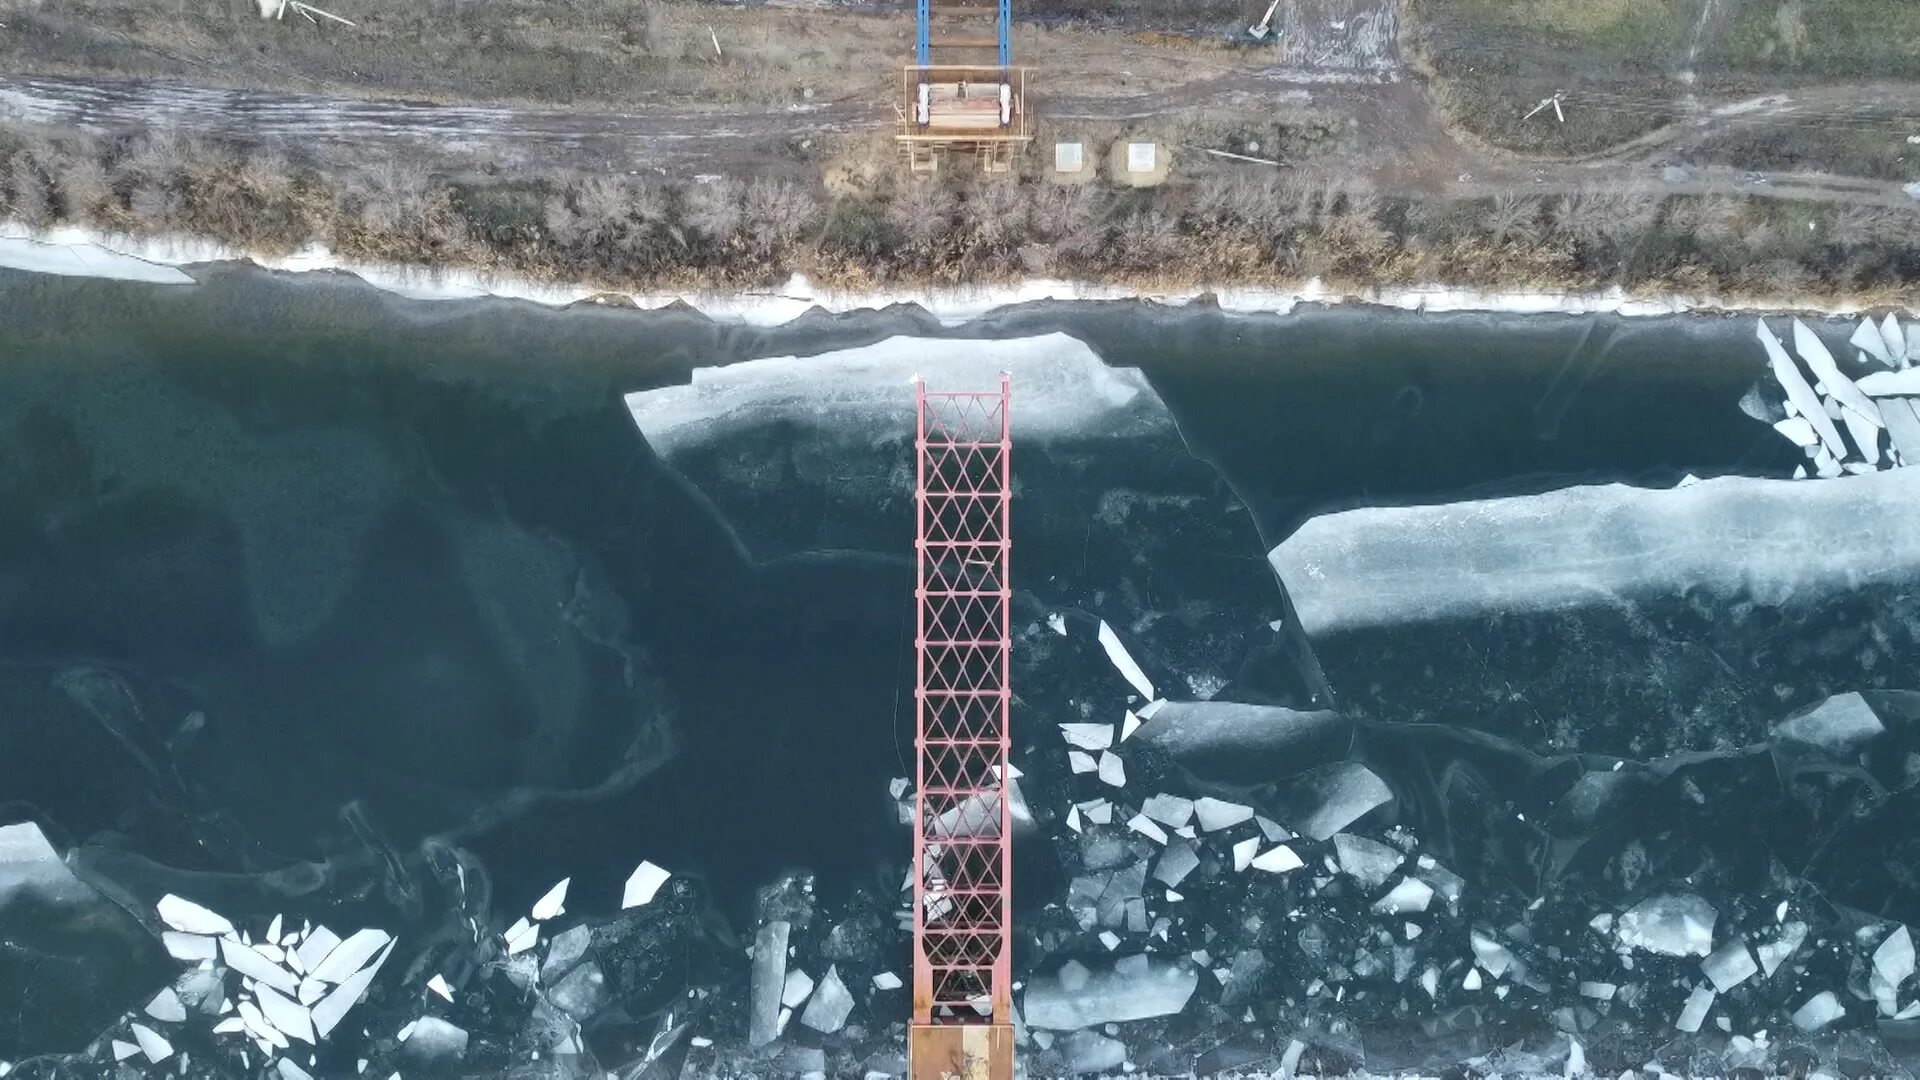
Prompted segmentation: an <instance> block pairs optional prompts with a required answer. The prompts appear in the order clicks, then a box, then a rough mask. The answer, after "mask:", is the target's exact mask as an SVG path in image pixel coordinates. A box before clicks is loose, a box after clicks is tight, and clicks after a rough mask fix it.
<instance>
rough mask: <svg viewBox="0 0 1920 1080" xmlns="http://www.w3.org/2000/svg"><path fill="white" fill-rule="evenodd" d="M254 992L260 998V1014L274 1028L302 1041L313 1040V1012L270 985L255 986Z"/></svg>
mask: <svg viewBox="0 0 1920 1080" xmlns="http://www.w3.org/2000/svg"><path fill="white" fill-rule="evenodd" d="M254 993H255V996H257V997H258V998H259V999H260V1015H262V1016H264V1017H265V1018H266V1021H267V1023H269V1024H272V1025H273V1026H274V1029H275V1030H277V1031H280V1032H281V1033H283V1034H285V1035H286V1036H287V1037H288V1038H290V1039H299V1040H300V1041H301V1042H304V1043H309V1044H311V1043H312V1042H313V1041H314V1034H313V1014H312V1013H311V1012H309V1011H308V1010H307V1008H306V1006H304V1005H301V1004H300V1003H299V1002H296V1001H290V1000H288V999H286V998H284V997H282V996H280V994H279V993H277V992H275V991H274V989H273V988H272V987H270V986H258V987H255V988H254Z"/></svg>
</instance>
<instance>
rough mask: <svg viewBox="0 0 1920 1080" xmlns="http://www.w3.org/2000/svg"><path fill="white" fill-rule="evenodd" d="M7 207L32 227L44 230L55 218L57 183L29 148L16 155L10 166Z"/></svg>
mask: <svg viewBox="0 0 1920 1080" xmlns="http://www.w3.org/2000/svg"><path fill="white" fill-rule="evenodd" d="M7 210H8V212H9V213H11V214H12V215H13V216H14V217H16V218H18V219H20V221H21V222H22V223H24V224H25V225H27V226H28V227H29V228H34V229H44V228H47V227H48V226H50V225H52V224H53V223H54V220H55V216H56V215H55V212H54V205H53V185H52V184H50V183H48V182H47V177H46V174H45V173H43V172H41V171H40V164H39V162H37V161H35V160H34V159H33V155H31V154H29V153H27V152H25V151H22V152H20V153H16V154H14V155H13V163H12V164H11V165H10V166H9V167H8V169H7Z"/></svg>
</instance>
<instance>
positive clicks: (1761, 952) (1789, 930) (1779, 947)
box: [1753, 919, 1807, 975]
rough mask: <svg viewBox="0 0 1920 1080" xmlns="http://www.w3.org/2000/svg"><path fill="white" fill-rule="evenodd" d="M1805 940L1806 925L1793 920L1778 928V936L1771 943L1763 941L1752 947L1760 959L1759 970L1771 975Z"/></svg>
mask: <svg viewBox="0 0 1920 1080" xmlns="http://www.w3.org/2000/svg"><path fill="white" fill-rule="evenodd" d="M1806 939H1807V924H1806V923H1803V922H1800V921H1799V920H1797V919H1796V920H1795V921H1793V922H1790V923H1785V924H1783V925H1782V926H1781V927H1780V936H1779V937H1778V938H1775V939H1774V940H1772V941H1763V942H1761V943H1760V944H1758V945H1755V946H1754V947H1753V951H1754V953H1755V954H1756V955H1758V956H1759V958H1760V970H1761V971H1763V972H1765V973H1766V974H1768V975H1772V974H1773V973H1774V971H1775V969H1777V968H1779V966H1780V965H1781V964H1784V963H1786V962H1787V960H1788V959H1789V958H1791V957H1792V956H1793V954H1794V953H1795V952H1797V951H1798V950H1799V948H1800V943H1801V942H1802V941H1805V940H1806Z"/></svg>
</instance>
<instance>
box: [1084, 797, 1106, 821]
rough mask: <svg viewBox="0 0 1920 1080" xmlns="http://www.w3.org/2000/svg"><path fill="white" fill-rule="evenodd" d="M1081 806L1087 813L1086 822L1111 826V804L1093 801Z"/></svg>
mask: <svg viewBox="0 0 1920 1080" xmlns="http://www.w3.org/2000/svg"><path fill="white" fill-rule="evenodd" d="M1082 806H1083V808H1084V809H1085V810H1086V812H1087V820H1088V821H1091V822H1093V823H1094V824H1095V825H1111V824H1113V804H1112V803H1110V802H1108V801H1107V800H1105V799H1094V800H1093V801H1092V802H1090V803H1084V804H1082Z"/></svg>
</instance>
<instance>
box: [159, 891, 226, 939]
mask: <svg viewBox="0 0 1920 1080" xmlns="http://www.w3.org/2000/svg"><path fill="white" fill-rule="evenodd" d="M156 907H157V910H158V911H159V913H160V918H161V921H163V922H165V923H166V924H167V925H168V926H171V927H173V928H174V929H175V930H179V931H181V932H182V933H187V934H209V935H212V936H214V937H218V936H220V935H222V934H231V933H233V932H234V931H233V924H232V923H231V922H228V921H227V918H226V916H224V915H218V914H215V913H214V912H212V911H209V910H207V909H206V908H203V907H201V906H200V905H199V904H196V903H194V902H193V901H191V900H188V899H185V898H184V897H179V896H175V895H173V894H172V893H168V894H167V895H165V896H163V897H161V898H160V903H159V904H158V905H156Z"/></svg>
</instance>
